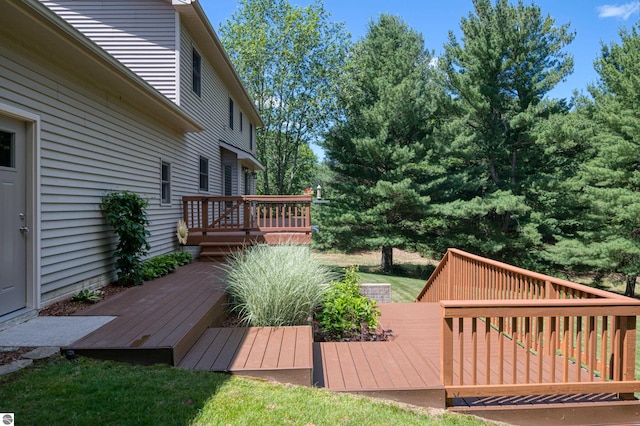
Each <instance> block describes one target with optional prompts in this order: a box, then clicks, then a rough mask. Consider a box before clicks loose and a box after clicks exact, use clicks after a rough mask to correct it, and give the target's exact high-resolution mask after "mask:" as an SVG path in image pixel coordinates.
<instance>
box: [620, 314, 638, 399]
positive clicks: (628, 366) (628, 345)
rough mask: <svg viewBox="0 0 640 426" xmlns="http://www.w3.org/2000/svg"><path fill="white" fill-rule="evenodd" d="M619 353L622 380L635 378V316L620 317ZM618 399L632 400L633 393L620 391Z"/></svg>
mask: <svg viewBox="0 0 640 426" xmlns="http://www.w3.org/2000/svg"><path fill="white" fill-rule="evenodd" d="M620 333H621V335H620V346H621V348H620V354H621V356H622V362H621V368H622V377H621V380H623V381H632V380H635V362H636V317H635V316H628V317H623V318H621V319H620ZM620 399H626V400H632V399H634V396H633V393H621V394H620Z"/></svg>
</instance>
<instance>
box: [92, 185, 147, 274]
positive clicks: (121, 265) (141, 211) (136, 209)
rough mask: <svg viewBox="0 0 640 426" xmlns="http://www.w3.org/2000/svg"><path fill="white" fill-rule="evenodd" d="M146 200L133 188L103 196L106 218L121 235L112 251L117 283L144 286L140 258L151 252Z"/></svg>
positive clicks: (103, 210) (102, 204)
mask: <svg viewBox="0 0 640 426" xmlns="http://www.w3.org/2000/svg"><path fill="white" fill-rule="evenodd" d="M147 204H148V203H147V200H145V199H144V198H142V197H140V196H139V195H138V194H135V193H133V192H130V191H122V192H112V193H109V194H107V195H105V196H104V197H103V198H102V203H101V205H100V207H101V209H102V213H103V214H104V217H105V218H106V219H107V222H109V224H111V226H112V227H113V230H114V231H115V233H116V234H117V235H118V245H117V246H116V249H115V251H114V253H113V255H114V257H115V258H116V268H117V270H118V285H121V286H134V285H141V284H142V283H143V282H144V280H143V274H142V260H141V258H142V257H143V256H144V255H145V254H147V252H148V251H149V248H150V246H149V243H148V242H147V237H148V236H149V235H150V233H149V231H148V230H147V229H146V226H147V225H149V220H148V219H147V212H146V208H147Z"/></svg>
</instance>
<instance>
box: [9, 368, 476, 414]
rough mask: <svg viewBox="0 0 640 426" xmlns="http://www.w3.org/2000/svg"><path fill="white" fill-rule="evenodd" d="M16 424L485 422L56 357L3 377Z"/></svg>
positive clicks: (317, 392) (195, 374) (224, 378)
mask: <svg viewBox="0 0 640 426" xmlns="http://www.w3.org/2000/svg"><path fill="white" fill-rule="evenodd" d="M0 395H2V397H1V398H0V412H14V413H15V418H16V424H20V425H43V424H65V425H88V424H94V425H98V424H99V425H154V426H156V425H227V424H229V425H261V426H262V425H282V424H291V425H372V424H375V425H440V424H445V425H483V424H488V423H485V422H483V421H481V420H479V419H477V418H474V417H468V416H459V415H455V414H450V413H442V412H435V411H434V412H430V411H429V410H427V409H419V408H414V407H407V406H400V405H398V404H392V403H387V402H383V401H375V400H371V399H368V398H362V397H356V396H353V395H348V394H336V393H332V392H329V391H326V390H322V389H314V388H306V387H298V386H291V385H279V384H272V383H267V382H264V381H260V380H253V379H246V378H240V377H232V376H228V375H225V374H218V373H211V372H204V371H191V370H183V369H179V368H175V367H169V366H152V367H142V366H131V365H128V364H122V363H115V362H108V361H96V360H91V359H85V358H79V359H78V360H76V361H67V360H65V359H63V358H55V359H53V360H50V361H46V362H43V363H38V364H37V365H36V366H35V367H32V368H28V369H25V370H22V371H20V372H18V373H14V374H12V375H9V376H4V377H0Z"/></svg>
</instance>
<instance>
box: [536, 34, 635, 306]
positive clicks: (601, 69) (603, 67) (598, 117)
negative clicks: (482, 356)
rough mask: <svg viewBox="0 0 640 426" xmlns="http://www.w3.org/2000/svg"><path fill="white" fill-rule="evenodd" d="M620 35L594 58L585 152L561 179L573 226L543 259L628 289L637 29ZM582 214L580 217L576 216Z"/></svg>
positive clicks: (631, 259)
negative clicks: (623, 280) (611, 277)
mask: <svg viewBox="0 0 640 426" xmlns="http://www.w3.org/2000/svg"><path fill="white" fill-rule="evenodd" d="M638 29H639V27H638V26H637V25H636V26H635V27H633V28H632V29H631V30H630V31H628V30H622V31H621V32H620V37H621V42H620V44H617V43H613V44H611V45H610V46H603V47H602V53H601V56H600V58H598V60H597V61H596V63H595V67H596V70H597V71H598V74H599V77H600V80H599V82H598V84H597V86H595V87H592V88H591V94H592V95H593V101H592V103H591V104H590V105H589V107H588V108H585V110H584V111H583V112H582V113H583V115H584V116H586V118H587V119H588V120H589V121H590V122H592V123H593V131H592V134H591V137H590V138H589V143H590V146H589V148H590V149H589V150H588V152H589V154H590V157H589V158H588V159H587V160H586V161H584V163H583V164H582V165H581V166H580V168H579V169H578V171H577V173H576V174H575V176H574V178H573V179H571V180H570V181H569V182H568V188H567V189H568V190H567V191H566V194H567V196H568V198H570V199H571V200H572V201H573V204H574V206H577V208H575V209H574V210H573V211H574V215H576V216H577V217H581V218H582V220H581V221H580V225H581V226H580V228H579V229H576V230H575V231H574V232H567V230H566V227H565V228H564V229H563V231H564V233H563V234H561V235H560V236H559V238H558V241H557V243H556V244H554V245H552V246H551V247H549V248H548V252H549V257H552V258H554V259H556V262H557V263H559V264H561V265H563V266H569V267H570V268H572V269H588V270H592V271H600V272H602V273H607V272H618V273H623V274H625V275H626V277H627V289H626V293H627V295H629V296H632V295H633V294H634V290H635V282H636V277H637V276H638V274H639V273H640V191H639V188H640V121H639V120H638V117H639V116H640V81H639V80H638V76H639V75H640V34H639V33H638ZM579 211H582V212H583V213H582V214H579V215H578V214H576V213H577V212H579Z"/></svg>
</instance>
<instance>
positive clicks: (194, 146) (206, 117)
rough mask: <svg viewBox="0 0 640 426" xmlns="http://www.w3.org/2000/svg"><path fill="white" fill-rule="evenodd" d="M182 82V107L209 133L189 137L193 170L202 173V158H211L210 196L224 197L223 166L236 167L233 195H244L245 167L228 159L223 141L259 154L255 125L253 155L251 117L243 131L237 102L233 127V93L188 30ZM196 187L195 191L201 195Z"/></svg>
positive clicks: (183, 43)
mask: <svg viewBox="0 0 640 426" xmlns="http://www.w3.org/2000/svg"><path fill="white" fill-rule="evenodd" d="M180 41H181V54H180V57H181V58H182V59H181V69H182V72H181V79H180V86H181V87H180V92H181V93H182V95H181V105H180V106H181V107H182V108H183V109H184V110H185V111H186V112H187V113H189V114H190V115H192V116H193V117H195V119H196V120H198V121H199V122H200V123H203V124H204V126H205V127H206V129H205V130H204V131H202V132H199V133H190V134H187V135H186V137H185V138H186V141H187V146H188V147H189V149H190V150H191V152H190V153H189V159H188V160H187V161H188V163H189V166H187V167H190V168H191V167H192V168H193V169H194V170H195V173H197V172H198V164H199V163H198V159H199V156H200V155H203V156H205V157H207V158H209V166H210V169H211V170H210V175H209V189H210V191H209V192H210V193H212V194H217V195H220V194H222V193H223V188H222V163H223V162H224V163H231V162H233V163H234V170H233V173H234V177H235V178H234V185H233V191H234V194H235V195H239V194H241V191H242V188H241V186H242V185H243V179H242V177H241V175H240V173H241V168H242V166H241V164H240V162H239V161H238V160H237V158H236V156H235V155H230V154H231V153H230V152H228V151H225V154H224V158H223V154H222V153H221V150H220V145H219V141H224V142H226V143H228V144H230V145H233V146H235V147H237V148H239V149H241V150H243V151H247V152H251V153H252V154H255V127H256V125H255V123H252V124H253V129H254V137H253V141H254V146H253V150H252V151H250V149H249V148H250V139H249V138H250V133H249V130H250V127H251V126H249V124H250V122H249V120H248V118H247V114H245V113H244V112H243V116H244V118H243V120H244V124H243V128H242V131H240V109H239V106H238V102H237V100H236V99H234V128H233V129H231V128H230V127H229V98H230V97H231V95H230V93H229V90H228V89H227V88H226V87H225V85H224V83H223V82H222V80H221V79H220V77H219V76H218V75H217V74H216V72H215V70H214V68H213V66H212V64H211V62H210V60H209V59H208V58H207V57H206V56H205V53H204V52H205V49H201V48H200V46H197V45H196V44H195V43H194V41H193V38H192V37H191V36H190V34H189V32H188V31H187V30H186V28H185V27H184V26H182V30H181V34H180ZM194 48H195V49H196V50H197V51H198V53H199V54H200V56H201V57H202V90H201V95H200V96H198V95H197V94H195V93H194V92H193V90H192V80H191V78H192V77H191V75H192V73H191V67H192V63H191V57H192V51H193V49H194ZM197 189H198V187H197V186H196V187H195V188H194V189H193V190H194V191H197Z"/></svg>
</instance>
